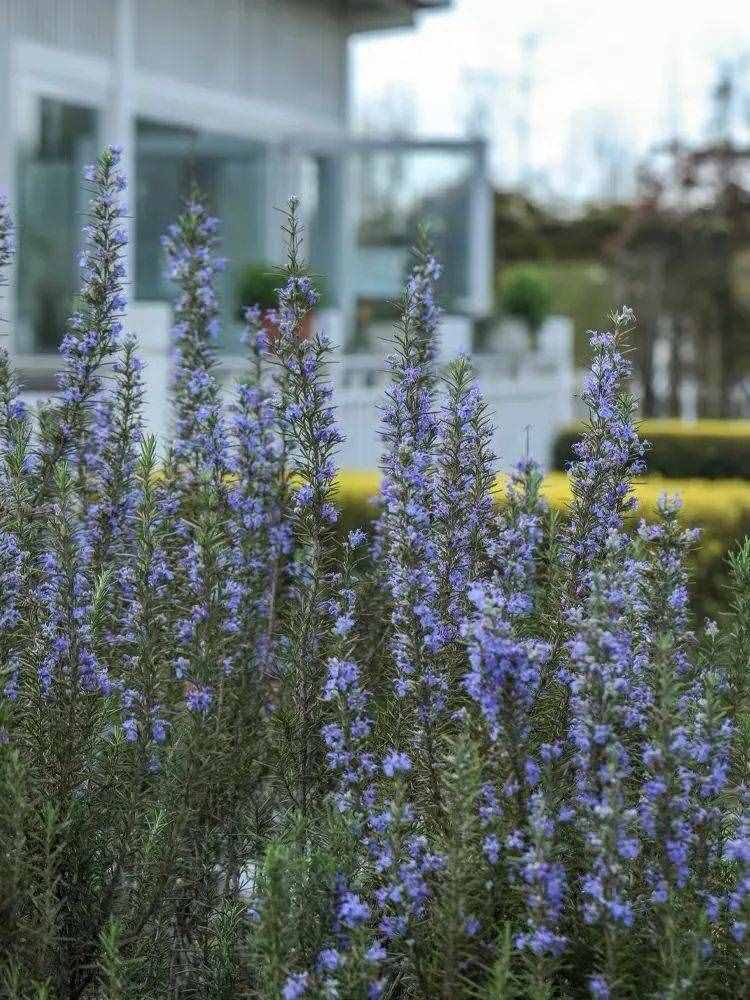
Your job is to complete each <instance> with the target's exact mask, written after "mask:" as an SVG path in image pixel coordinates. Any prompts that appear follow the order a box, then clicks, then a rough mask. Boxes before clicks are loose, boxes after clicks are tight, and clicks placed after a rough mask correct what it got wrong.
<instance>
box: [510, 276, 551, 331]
mask: <svg viewBox="0 0 750 1000" xmlns="http://www.w3.org/2000/svg"><path fill="white" fill-rule="evenodd" d="M551 300H552V294H551V292H550V287H549V283H548V282H547V281H546V279H545V278H544V276H543V275H542V274H540V272H539V271H538V270H537V269H536V268H534V267H510V268H508V269H507V270H506V271H505V272H504V273H503V275H502V277H501V279H500V308H501V309H502V311H503V313H505V314H506V315H507V316H513V317H515V318H516V319H520V320H523V321H524V322H525V323H528V325H529V327H530V328H531V329H532V330H538V329H539V327H540V326H541V325H542V323H543V322H544V321H545V319H546V318H547V316H548V315H549V310H550V303H551Z"/></svg>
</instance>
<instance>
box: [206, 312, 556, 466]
mask: <svg viewBox="0 0 750 1000" xmlns="http://www.w3.org/2000/svg"><path fill="white" fill-rule="evenodd" d="M454 320H455V317H446V320H445V322H446V328H447V329H448V328H449V329H450V333H451V335H452V339H453V342H454V344H459V343H460V340H461V338H460V337H457V336H455V334H456V331H455V329H454V327H455V325H456V324H455V322H454ZM450 353H451V352H450V351H444V352H443V360H444V361H446V360H447V359H448V356H449V354H450ZM471 360H472V363H473V365H474V368H475V370H476V372H477V375H478V378H479V382H480V385H481V387H482V389H483V391H484V393H485V396H486V398H487V402H488V404H489V408H490V412H491V417H492V422H493V426H494V428H495V433H494V440H493V447H494V450H495V453H496V454H497V456H498V458H499V460H500V464H501V467H502V468H504V469H507V468H509V467H510V466H511V465H512V464H513V463H514V462H516V461H518V459H519V458H521V457H522V456H523V455H525V454H526V453H527V449H528V452H529V453H530V454H531V455H532V456H533V457H534V458H536V459H537V460H538V461H539V462H540V463H541V464H542V465H543V466H544V467H545V468H547V467H548V465H549V461H550V458H551V455H552V445H553V442H554V439H555V436H556V435H557V433H558V431H559V430H560V429H561V428H562V427H564V426H565V425H566V424H569V423H570V422H571V420H572V419H573V393H574V368H573V327H572V323H571V321H570V320H569V319H568V318H567V317H561V316H556V317H552V318H550V319H549V320H548V321H547V322H546V323H545V325H544V326H543V327H542V329H541V330H540V331H539V334H538V337H537V348H536V349H535V350H531V349H529V348H522V347H516V348H515V349H507V350H503V349H500V350H497V351H493V352H492V353H491V354H489V353H488V354H475V355H473V356H472V358H471ZM224 370H225V378H226V385H227V386H230V385H231V384H232V383H233V382H234V381H235V380H236V379H237V378H238V377H241V367H240V365H239V364H238V363H237V362H236V361H235V362H232V361H230V362H228V363H227V365H226V366H225V369H224ZM331 374H332V378H333V380H334V385H335V401H336V407H337V417H338V420H339V424H340V426H341V428H342V430H343V432H344V434H345V435H346V440H345V442H344V444H343V445H342V446H341V450H340V452H339V464H340V465H341V466H342V468H349V469H374V468H377V466H378V463H379V460H380V441H379V438H378V429H379V425H380V406H381V404H382V401H383V391H384V389H385V385H386V382H387V374H386V371H385V368H384V363H383V359H382V357H380V356H376V355H370V354H341V355H339V356H338V358H337V359H336V363H335V364H334V365H333V366H332V373H331Z"/></svg>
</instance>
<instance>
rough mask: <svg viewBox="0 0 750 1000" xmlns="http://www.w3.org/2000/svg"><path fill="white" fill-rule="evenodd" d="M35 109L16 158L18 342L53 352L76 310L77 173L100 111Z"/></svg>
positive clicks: (91, 154)
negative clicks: (28, 129)
mask: <svg viewBox="0 0 750 1000" xmlns="http://www.w3.org/2000/svg"><path fill="white" fill-rule="evenodd" d="M35 114H36V121H34V122H31V123H27V124H29V125H30V126H31V130H30V133H29V134H30V135H31V136H33V138H30V139H29V140H27V142H26V144H21V146H20V149H19V162H18V254H19V259H18V338H19V344H18V346H19V349H20V350H21V351H42V352H53V351H55V350H56V348H57V346H58V344H59V343H60V340H61V339H62V337H63V335H64V333H65V324H66V321H67V318H68V317H69V316H70V314H71V312H72V311H73V309H74V308H75V299H76V294H77V289H78V286H79V272H78V264H77V258H78V251H79V249H80V246H81V226H82V224H83V219H84V215H85V211H86V205H87V201H88V193H87V192H86V190H85V188H84V185H83V184H82V176H83V169H84V167H85V166H86V164H87V163H90V162H91V161H92V160H93V159H94V158H95V156H96V147H97V133H98V113H97V111H96V110H94V109H93V108H86V107H80V106H78V105H74V104H66V103H63V102H62V101H57V100H52V99H51V98H46V97H43V98H40V100H39V102H38V104H37V105H36V107H35Z"/></svg>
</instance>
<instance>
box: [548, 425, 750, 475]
mask: <svg viewBox="0 0 750 1000" xmlns="http://www.w3.org/2000/svg"><path fill="white" fill-rule="evenodd" d="M638 429H639V431H640V433H641V436H642V437H645V438H646V439H647V440H648V441H649V442H650V444H651V447H650V449H649V452H648V457H647V460H648V468H649V471H650V472H652V473H656V474H658V475H662V476H667V477H668V478H670V479H750V420H697V421H695V422H694V423H688V422H686V421H684V420H644V421H642V423H641V424H640V425H639V428H638ZM580 435H581V427H580V425H579V426H574V427H568V428H566V429H565V430H563V431H562V432H561V433H560V434H559V435H558V437H557V440H556V441H555V446H554V451H553V456H552V465H553V468H555V469H558V470H560V471H563V470H565V469H566V468H567V463H568V462H569V461H570V460H571V458H572V457H573V452H572V448H573V444H574V443H575V442H576V441H577V440H578V438H579V437H580Z"/></svg>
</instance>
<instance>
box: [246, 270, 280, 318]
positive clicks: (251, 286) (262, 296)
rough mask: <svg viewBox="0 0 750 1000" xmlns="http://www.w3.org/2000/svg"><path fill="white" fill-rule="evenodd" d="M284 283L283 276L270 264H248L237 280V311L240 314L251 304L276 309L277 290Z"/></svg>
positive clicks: (264, 308)
mask: <svg viewBox="0 0 750 1000" xmlns="http://www.w3.org/2000/svg"><path fill="white" fill-rule="evenodd" d="M283 284H284V279H283V276H280V275H279V272H278V271H277V270H275V269H274V268H273V267H272V266H271V265H270V264H263V263H255V264H248V266H247V267H246V268H245V269H244V270H243V271H242V273H241V274H240V277H239V280H238V282H237V311H238V313H239V314H240V316H241V315H242V313H243V311H244V310H245V309H247V308H248V307H249V306H260V308H261V309H263V310H266V309H275V308H276V305H277V303H278V299H277V292H278V290H279V288H280V287H281V286H282V285H283Z"/></svg>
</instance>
